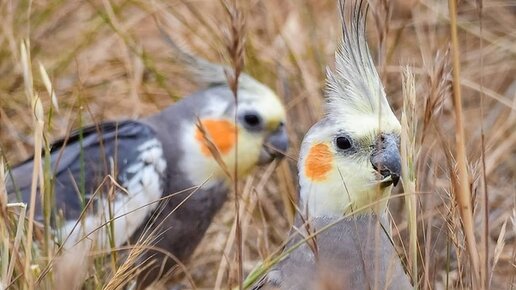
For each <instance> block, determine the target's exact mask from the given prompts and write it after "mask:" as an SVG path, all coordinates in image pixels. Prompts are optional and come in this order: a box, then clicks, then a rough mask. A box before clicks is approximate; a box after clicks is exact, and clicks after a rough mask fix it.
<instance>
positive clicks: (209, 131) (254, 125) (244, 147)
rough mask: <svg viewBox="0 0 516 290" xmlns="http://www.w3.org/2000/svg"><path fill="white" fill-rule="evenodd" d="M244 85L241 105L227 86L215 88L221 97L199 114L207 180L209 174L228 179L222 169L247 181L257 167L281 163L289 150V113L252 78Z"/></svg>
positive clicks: (197, 137) (197, 127) (200, 145)
mask: <svg viewBox="0 0 516 290" xmlns="http://www.w3.org/2000/svg"><path fill="white" fill-rule="evenodd" d="M240 82H241V85H240V86H239V89H238V99H237V101H235V98H234V96H233V94H232V92H231V91H230V90H229V88H228V87H227V86H220V87H214V88H211V89H210V91H211V93H212V94H214V95H217V96H218V97H215V98H211V101H210V102H211V103H210V104H208V105H207V106H204V108H205V110H202V111H201V112H200V113H199V116H198V120H197V123H196V125H195V133H194V136H195V137H194V138H195V141H196V142H195V143H196V147H197V148H196V149H194V150H197V149H198V150H199V152H200V154H201V155H202V156H203V157H204V158H206V159H205V162H204V163H205V164H204V169H203V170H202V171H204V172H202V174H201V175H203V177H206V176H207V174H209V172H211V174H214V175H215V176H214V177H215V178H216V179H220V178H222V179H224V178H225V177H228V172H225V171H224V168H221V167H225V168H226V169H227V171H229V173H230V174H229V175H232V174H233V173H234V171H235V169H236V170H237V174H238V176H239V177H243V176H245V175H247V174H248V173H250V172H251V171H252V170H253V169H254V168H255V167H256V166H259V165H265V164H269V163H270V162H272V161H273V160H275V159H281V158H282V157H283V156H284V153H285V152H286V151H287V149H288V137H287V133H286V128H285V122H286V113H285V109H284V107H283V105H282V104H281V102H280V100H279V98H278V97H277V96H276V94H274V92H273V91H272V90H271V89H269V88H268V87H266V86H265V85H263V84H261V83H259V82H258V81H256V80H254V79H252V78H251V77H250V76H248V75H243V76H242V78H241V79H240ZM219 97H220V98H219ZM214 150H215V151H214ZM221 161H222V163H223V164H220V163H221ZM199 173H201V172H199Z"/></svg>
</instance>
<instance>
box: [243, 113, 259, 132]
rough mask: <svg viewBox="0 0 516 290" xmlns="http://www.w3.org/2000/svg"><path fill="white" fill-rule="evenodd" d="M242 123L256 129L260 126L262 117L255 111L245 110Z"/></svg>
mask: <svg viewBox="0 0 516 290" xmlns="http://www.w3.org/2000/svg"><path fill="white" fill-rule="evenodd" d="M242 120H243V122H244V125H245V126H246V127H248V128H250V129H257V128H260V127H261V124H262V118H261V117H260V115H258V113H256V112H247V113H245V114H244V116H243V117H242Z"/></svg>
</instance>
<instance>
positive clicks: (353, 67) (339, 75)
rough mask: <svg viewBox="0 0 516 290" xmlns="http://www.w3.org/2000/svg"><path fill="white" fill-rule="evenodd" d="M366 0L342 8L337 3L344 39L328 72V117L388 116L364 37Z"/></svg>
mask: <svg viewBox="0 0 516 290" xmlns="http://www.w3.org/2000/svg"><path fill="white" fill-rule="evenodd" d="M368 6H369V5H368V3H367V0H366V1H363V0H360V1H354V3H353V6H352V7H351V8H349V9H346V8H345V1H344V0H340V1H339V8H340V15H341V21H342V34H343V39H342V42H341V44H340V45H339V48H338V49H337V51H336V53H335V70H334V71H332V70H330V69H327V85H326V91H325V94H326V97H327V111H328V115H329V116H330V117H337V118H338V117H339V116H342V115H345V116H349V115H354V114H364V113H365V114H376V115H384V114H387V115H391V116H393V115H394V114H393V113H392V111H391V109H390V107H389V104H388V102H387V99H386V96H385V91H384V88H383V85H382V83H381V80H380V77H379V76H378V72H377V70H376V68H375V66H374V63H373V60H372V58H371V54H370V52H369V47H368V45H367V41H366V37H365V27H366V18H367V11H368Z"/></svg>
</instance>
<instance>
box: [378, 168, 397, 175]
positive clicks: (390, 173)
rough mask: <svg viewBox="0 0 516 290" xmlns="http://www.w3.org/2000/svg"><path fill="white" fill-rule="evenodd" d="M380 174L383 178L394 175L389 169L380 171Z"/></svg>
mask: <svg viewBox="0 0 516 290" xmlns="http://www.w3.org/2000/svg"><path fill="white" fill-rule="evenodd" d="M380 174H381V175H382V176H383V177H387V176H392V175H394V174H392V172H391V171H390V170H389V169H382V170H380Z"/></svg>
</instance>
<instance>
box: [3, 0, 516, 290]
mask: <svg viewBox="0 0 516 290" xmlns="http://www.w3.org/2000/svg"><path fill="white" fill-rule="evenodd" d="M238 7H239V9H240V10H241V11H242V12H243V13H244V15H245V18H246V26H245V31H246V43H245V48H246V62H245V71H246V72H248V73H249V74H251V75H253V76H254V77H256V78H257V79H258V80H260V81H262V82H264V83H266V84H267V85H269V86H270V87H271V88H273V89H274V90H275V91H276V92H277V94H278V95H279V96H280V98H281V99H282V100H283V102H284V104H285V106H286V107H287V110H288V114H289V119H290V122H289V124H288V130H289V133H290V138H291V150H290V151H289V153H288V155H289V156H288V158H287V160H286V161H284V162H283V163H282V164H281V165H280V166H279V167H278V168H277V169H275V170H274V168H272V167H269V168H265V169H263V170H261V171H260V172H258V173H257V174H255V175H254V176H252V177H250V178H248V179H247V180H245V181H243V182H242V187H241V194H242V196H243V197H244V200H243V203H242V204H243V206H242V207H241V212H242V214H241V217H242V222H243V224H242V227H243V237H244V249H243V253H244V257H243V258H244V261H243V266H244V271H245V272H246V273H248V272H249V271H250V270H251V269H252V268H253V267H254V266H255V265H256V264H257V263H258V262H259V261H260V260H262V259H264V258H265V257H267V256H269V255H270V254H272V253H273V252H274V250H276V249H277V248H278V246H279V245H281V242H282V240H283V239H284V238H285V237H286V234H287V232H288V229H289V227H290V220H291V218H292V206H291V205H290V204H289V201H290V200H295V196H296V192H297V181H296V159H297V154H298V149H299V145H300V142H301V140H302V137H303V136H304V133H305V132H306V131H307V130H308V128H309V127H310V126H311V124H313V123H314V122H315V121H316V120H318V119H319V118H320V116H321V115H322V114H323V110H324V107H323V104H324V99H323V88H324V77H325V68H326V66H327V65H328V64H330V65H331V64H332V62H333V53H334V51H335V48H336V45H337V43H338V40H339V39H340V20H339V17H338V12H337V5H336V1H333V0H323V1H316V0H285V1H280V0H260V1H258V0H250V1H238ZM479 7H481V9H480V8H479ZM457 25H458V28H459V30H458V34H459V43H460V59H461V67H462V69H461V85H462V99H463V101H462V104H463V114H464V116H463V118H464V124H463V125H464V128H465V134H466V152H467V158H468V168H469V171H470V188H471V192H472V204H473V207H474V222H475V225H474V226H475V234H476V239H477V248H478V249H479V253H480V255H481V256H482V255H484V253H486V252H487V253H488V257H489V259H488V263H487V271H486V273H487V277H488V280H489V281H490V283H491V289H514V288H515V287H516V258H515V257H516V209H515V208H516V207H515V205H516V189H515V188H516V180H515V171H516V150H515V148H516V146H515V145H516V134H515V133H514V131H515V128H516V116H515V109H516V98H515V97H516V78H515V75H516V34H515V33H514V27H516V3H515V2H514V1H510V0H500V1H498V0H492V1H483V2H482V1H471V0H467V1H460V2H459V3H458V21H457ZM158 26H161V27H162V28H163V29H164V30H165V31H167V32H168V34H170V35H171V36H172V37H173V38H174V40H176V41H177V42H178V43H180V44H181V45H182V46H185V47H188V48H189V49H190V50H191V51H193V52H195V53H196V54H198V55H200V56H202V57H205V58H207V59H210V60H212V61H215V62H225V60H227V59H228V56H227V53H226V50H225V48H224V46H225V42H226V41H225V37H226V35H227V34H228V33H229V32H228V31H229V27H230V23H229V17H228V16H227V13H226V12H225V10H224V8H223V5H221V3H220V2H219V1H209V0H197V1H195V0H192V1H189V0H182V1H161V0H155V1H145V0H116V1H110V0H87V1H64V0H53V1H52V0H49V1H23V0H19V1H12V0H4V1H2V2H0V28H1V29H0V149H1V154H2V155H3V157H4V158H5V160H6V161H7V164H15V163H16V162H19V161H22V160H23V159H24V158H27V157H29V156H30V155H31V152H33V149H32V148H33V146H34V138H33V126H32V122H33V121H32V109H31V106H32V104H31V103H30V102H29V101H28V100H27V97H26V95H25V86H24V80H23V76H22V74H23V69H22V66H21V63H22V61H21V58H22V56H21V53H20V44H21V42H22V41H23V40H24V39H29V40H30V57H31V59H32V62H33V67H34V69H33V74H34V82H35V83H34V87H35V92H36V93H37V94H39V96H40V97H41V100H42V102H43V107H44V111H45V113H46V114H48V112H49V110H50V107H51V98H50V96H49V95H48V93H47V90H46V89H45V86H44V84H43V81H42V78H41V77H40V75H39V72H38V66H37V63H38V62H41V63H42V64H43V66H44V67H45V68H46V70H47V72H48V74H49V77H50V80H51V82H52V84H53V86H54V87H55V91H56V95H57V99H58V104H59V111H58V112H56V111H54V112H53V116H52V123H51V126H48V124H46V127H45V131H46V132H47V134H48V136H49V138H50V139H52V140H54V139H56V138H59V137H62V136H65V135H66V134H67V133H68V132H69V130H70V129H71V128H76V127H78V126H80V125H85V124H91V123H93V122H99V121H102V120H106V119H123V118H135V117H141V116H146V115H149V114H151V113H153V112H156V111H158V110H160V109H161V108H164V107H166V106H167V105H170V104H172V103H173V102H174V101H175V100H177V98H180V97H181V96H184V95H187V94H189V93H191V92H194V91H195V90H196V89H197V88H196V86H195V84H194V82H192V81H191V80H189V75H188V74H187V72H186V70H185V69H184V68H182V67H181V66H180V65H177V64H176V63H175V62H174V56H173V54H172V50H171V49H170V48H169V47H168V46H167V44H166V42H165V41H164V40H163V38H162V37H161V35H160V33H159V29H158ZM449 28H450V24H449V14H448V5H447V3H446V1H437V0H420V1H416V0H396V1H384V0H372V1H371V8H370V18H369V23H368V38H369V41H370V48H371V50H372V52H373V56H374V58H375V59H376V63H377V65H378V69H379V71H380V75H381V77H382V79H383V80H384V83H385V86H386V92H387V94H388V98H389V101H390V102H391V105H392V107H393V109H394V110H395V112H396V114H397V115H398V116H401V110H402V104H403V97H402V72H403V69H404V66H406V65H409V66H411V68H412V71H413V72H414V73H415V83H416V87H415V89H416V103H415V109H416V115H417V119H418V126H417V128H416V129H417V133H416V135H417V138H416V139H417V144H416V147H415V154H416V155H417V156H418V158H417V163H416V166H415V168H416V172H415V176H416V178H417V180H416V186H415V189H416V192H417V195H416V197H417V205H418V207H417V218H418V240H417V242H418V261H419V262H418V269H419V273H418V277H419V281H420V282H419V285H420V288H421V289H446V288H447V287H448V289H470V288H471V287H472V286H471V279H472V272H471V271H472V270H471V269H470V264H469V260H468V258H467V256H468V252H467V250H466V246H465V242H464V236H463V234H462V230H461V222H460V218H459V217H460V215H459V211H458V208H457V206H456V203H455V199H454V195H453V190H454V180H456V166H455V165H456V164H455V156H456V152H455V147H454V142H455V141H454V140H455V139H454V138H455V134H454V111H453V105H452V97H451V91H450V89H449V83H447V82H446V80H447V79H448V80H451V74H450V70H451V69H450V66H449V65H448V64H447V63H449V62H450V61H449V60H448V59H449V58H450V53H449V52H448V49H449V46H450V44H449V43H450V29H449ZM226 63H227V62H226ZM430 112H431V113H430ZM482 127H483V136H484V137H483V139H484V142H485V150H483V149H482V146H481V145H482V131H481V128H482ZM423 136H424V137H423ZM483 153H485V154H484V155H483ZM482 156H484V159H485V172H484V171H483V166H482ZM484 173H485V175H484ZM271 176H272V177H273V178H272V181H273V182H269V180H270V178H269V177H271ZM484 176H485V178H484ZM484 180H485V181H487V196H488V203H487V204H488V206H487V208H488V212H487V214H486V213H485V211H484V208H485V206H484V205H485V202H484V196H485V195H484ZM266 181H267V182H266ZM398 191H399V192H402V190H401V189H399V190H398ZM390 209H391V213H392V216H393V219H394V220H395V222H396V225H397V226H396V229H395V231H394V232H395V237H394V239H395V240H396V241H397V244H398V245H399V246H400V250H401V251H402V252H406V253H407V252H408V240H409V239H408V233H407V231H408V228H407V218H406V216H407V215H406V212H405V211H406V209H405V204H404V200H403V199H402V198H399V197H398V198H394V199H393V200H392V201H391V203H390ZM233 219H234V204H233V203H231V202H228V203H227V205H226V207H225V208H224V209H223V210H221V212H220V214H219V215H218V217H217V219H216V221H215V222H214V223H213V225H212V226H211V228H210V229H209V232H208V234H207V235H206V238H205V240H204V242H203V243H202V245H201V246H200V248H199V249H198V251H197V252H196V255H195V256H194V257H193V259H192V261H191V262H190V263H189V269H190V274H191V275H192V276H193V278H194V280H195V281H196V285H197V286H198V287H200V288H209V289H211V288H214V287H215V286H219V287H222V288H223V289H227V285H228V284H231V285H235V284H234V283H235V278H236V271H237V263H236V261H235V256H234V252H233V250H234V249H233V247H232V246H233V244H234V243H233V240H231V237H232V235H231V234H230V233H231V231H232V223H233ZM486 221H487V224H488V229H487V231H484V226H485V225H486ZM398 233H399V234H398ZM228 240H229V242H228ZM486 245H487V248H486ZM482 265H486V264H485V263H483V264H482ZM481 267H485V266H481ZM108 276H109V275H108ZM107 279H109V277H108V278H107ZM105 284H107V281H104V282H102V281H100V282H99V284H98V285H97V287H100V288H102V287H101V286H99V285H105Z"/></svg>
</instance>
